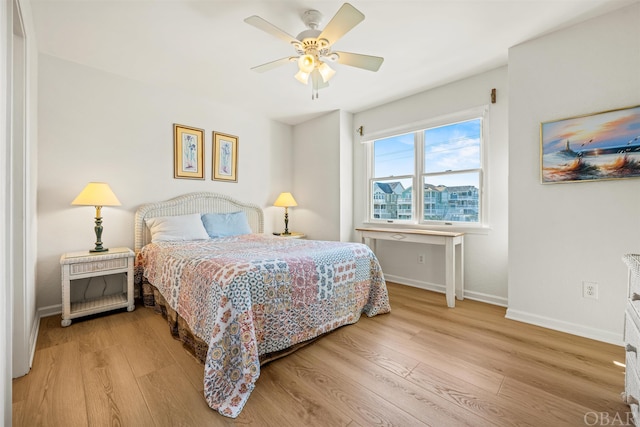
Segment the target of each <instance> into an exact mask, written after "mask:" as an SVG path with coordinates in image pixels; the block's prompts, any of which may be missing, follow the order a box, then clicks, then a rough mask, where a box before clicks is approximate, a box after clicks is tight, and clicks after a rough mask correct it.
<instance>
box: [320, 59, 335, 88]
mask: <svg viewBox="0 0 640 427" xmlns="http://www.w3.org/2000/svg"><path fill="white" fill-rule="evenodd" d="M318 72H319V73H320V75H321V76H322V80H323V81H324V82H325V83H326V82H328V81H329V80H330V79H331V77H333V75H334V74H335V73H336V71H335V70H334V69H333V68H331V67H329V66H328V65H327V63H326V62H321V63H320V66H318Z"/></svg>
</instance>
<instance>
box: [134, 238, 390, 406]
mask: <svg viewBox="0 0 640 427" xmlns="http://www.w3.org/2000/svg"><path fill="white" fill-rule="evenodd" d="M136 264H137V268H138V269H139V270H142V274H143V276H144V277H145V278H146V279H147V280H148V281H149V283H151V284H153V285H154V286H155V287H156V288H157V289H158V290H159V292H160V293H161V294H162V296H163V297H164V298H165V299H166V301H167V303H168V304H169V305H170V306H171V308H173V309H174V310H175V311H176V312H177V313H178V314H179V315H180V316H182V317H183V318H184V320H185V321H186V322H187V324H188V325H189V327H190V328H191V330H192V331H193V333H194V334H195V335H196V336H197V337H198V338H200V339H202V340H203V341H205V342H207V343H208V345H209V348H208V353H207V357H206V361H205V370H204V394H205V399H206V401H207V403H208V405H209V406H210V407H211V408H213V409H215V410H217V411H218V412H219V413H221V414H222V415H225V416H228V417H232V418H236V417H237V416H238V415H239V413H240V412H241V411H242V408H243V407H244V405H245V403H246V402H247V399H248V398H249V395H250V394H251V392H252V390H253V389H254V387H255V383H256V381H257V379H258V377H259V375H260V361H259V356H260V355H263V354H266V353H270V352H276V351H279V350H283V349H286V348H288V347H291V346H292V345H294V344H298V343H301V342H304V341H306V340H309V339H312V338H315V337H318V336H319V335H322V334H323V333H326V332H329V331H331V330H333V329H336V328H338V327H340V326H343V325H347V324H352V323H355V322H357V321H358V319H359V318H360V315H361V313H365V314H366V315H367V316H369V317H371V316H375V315H377V314H381V313H387V312H389V311H390V306H389V298H388V294H387V288H386V284H385V281H384V276H383V274H382V270H381V268H380V264H379V263H378V260H377V258H376V257H375V255H374V254H373V252H372V251H371V250H370V249H369V247H367V246H366V245H363V244H360V243H344V242H329V241H317V240H302V239H283V238H279V237H271V236H265V235H259V234H248V235H241V236H233V237H223V238H217V239H210V240H195V241H186V242H159V243H151V244H148V245H146V246H145V247H144V248H143V249H142V251H141V252H140V253H139V254H138V257H137V259H136Z"/></svg>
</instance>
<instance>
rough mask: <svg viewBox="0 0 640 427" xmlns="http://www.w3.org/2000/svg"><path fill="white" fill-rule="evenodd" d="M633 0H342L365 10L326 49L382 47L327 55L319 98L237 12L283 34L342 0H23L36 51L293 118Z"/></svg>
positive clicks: (408, 90)
mask: <svg viewBox="0 0 640 427" xmlns="http://www.w3.org/2000/svg"><path fill="white" fill-rule="evenodd" d="M637 1H638V0H547V1H544V0H467V1H459V0H440V1H437V0H423V1H420V0H412V1H396V0H386V1H381V0H377V1H374V0H353V1H352V2H351V4H352V5H353V6H355V7H356V8H357V9H359V10H360V11H361V12H362V13H364V15H365V17H366V18H365V20H364V21H363V22H362V23H360V24H359V25H357V26H356V27H355V28H354V29H353V30H351V31H350V32H349V33H347V34H346V35H345V36H344V37H343V38H342V39H340V40H339V41H338V42H337V43H336V44H335V45H334V48H335V50H341V51H347V52H356V53H364V54H368V55H375V56H382V57H384V58H385V61H384V63H383V64H382V67H381V68H380V70H379V71H378V72H377V73H374V72H370V71H366V70H362V69H359V68H353V67H348V66H345V65H340V64H332V67H333V68H334V69H335V70H336V75H335V77H334V78H333V79H332V80H331V85H330V86H329V87H328V88H325V89H322V90H321V91H320V93H319V99H317V100H313V101H312V100H311V88H310V86H304V85H302V84H301V83H299V82H298V81H297V80H295V79H294V78H293V75H294V74H295V72H296V71H297V68H296V65H295V64H294V63H291V64H286V65H284V66H282V67H280V68H277V69H274V70H270V71H268V72H265V73H262V74H261V73H256V72H254V71H251V70H250V68H251V67H253V66H256V65H260V64H263V63H265V62H269V61H272V60H275V59H279V58H282V57H285V56H288V55H292V54H294V50H293V48H292V47H291V46H289V45H287V43H286V42H284V41H282V40H280V39H277V38H275V37H273V36H271V35H269V34H267V33H264V32H262V31H260V30H258V29H256V28H255V27H252V26H250V25H248V24H246V23H245V22H244V19H245V18H247V17H248V16H251V15H258V16H260V17H262V18H264V19H266V20H267V21H269V22H271V23H272V24H274V25H276V26H277V27H279V28H281V29H282V30H284V31H286V32H288V33H289V34H291V35H293V36H296V35H297V34H298V33H299V32H300V31H302V30H304V29H305V27H304V24H303V22H302V20H301V15H302V13H303V12H304V11H305V10H308V9H317V10H319V11H320V12H322V13H323V14H324V21H323V23H322V24H321V28H323V27H324V25H326V23H327V22H329V20H330V19H331V17H333V15H334V14H335V13H336V12H337V10H338V9H339V8H340V6H341V5H342V4H343V2H341V1H325V0H291V1H278V0H262V1H259V0H252V1H244V0H231V1H218V0H201V1H187V0H119V1H116V0H31V5H32V12H33V19H34V25H35V29H36V38H37V42H38V49H39V51H40V52H42V53H46V54H49V55H53V56H56V57H60V58H63V59H67V60H69V61H73V62H77V63H80V64H84V65H87V66H90V67H94V68H98V69H101V70H105V71H108V72H111V73H114V74H118V75H121V76H125V77H129V78H132V79H135V80H140V81H144V82H148V83H149V84H153V85H162V86H167V87H172V88H177V89H180V90H185V91H188V92H191V93H195V94H197V95H200V96H203V97H206V98H209V99H211V100H213V101H215V102H219V103H222V104H224V105H228V106H234V107H237V108H239V109H242V110H252V111H254V112H258V113H260V114H262V115H264V116H266V117H269V118H272V119H275V120H279V121H281V122H284V123H288V124H297V123H301V122H303V121H305V120H308V119H310V118H312V117H315V116H318V115H321V114H324V113H326V112H328V111H332V110H335V109H342V110H345V111H350V112H353V113H356V112H359V111H363V110H366V109H368V108H371V107H374V106H377V105H380V104H384V103H387V102H390V101H393V100H396V99H400V98H403V97H405V96H408V95H411V94H413V93H417V92H420V91H423V90H426V89H429V88H433V87H436V86H440V85H443V84H446V83H449V82H452V81H455V80H459V79H461V78H465V77H468V76H471V75H474V74H477V73H479V72H483V71H487V70H490V69H493V68H496V67H499V66H502V65H505V64H506V63H507V53H508V48H509V47H511V46H514V45H517V44H519V43H522V42H524V41H526V40H530V39H532V38H535V37H538V36H540V35H542V34H545V33H549V32H552V31H555V30H557V29H560V28H564V27H567V26H569V25H572V24H575V23H578V22H581V21H584V20H586V19H589V18H592V17H594V16H597V15H601V14H603V13H607V12H610V11H612V10H614V9H617V8H620V7H623V6H625V5H628V4H631V3H634V2H637Z"/></svg>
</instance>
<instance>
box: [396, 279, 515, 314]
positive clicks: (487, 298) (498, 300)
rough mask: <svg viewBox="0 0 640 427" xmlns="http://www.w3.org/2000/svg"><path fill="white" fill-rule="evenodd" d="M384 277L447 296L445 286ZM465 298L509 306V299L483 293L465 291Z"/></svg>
mask: <svg viewBox="0 0 640 427" xmlns="http://www.w3.org/2000/svg"><path fill="white" fill-rule="evenodd" d="M384 277H385V279H387V280H389V281H390V282H394V283H399V284H401V285H407V286H413V287H414V288H420V289H426V290H428V291H433V292H438V293H441V294H445V293H446V290H445V286H444V285H438V284H436V283H429V282H423V281H420V280H415V279H409V278H406V277H401V276H394V275H391V274H385V276H384ZM464 297H465V298H469V299H471V300H474V301H480V302H484V303H487V304H492V305H499V306H501V307H506V306H507V299H506V298H504V297H499V296H496V295H489V294H484V293H482V292H475V291H468V290H465V291H464Z"/></svg>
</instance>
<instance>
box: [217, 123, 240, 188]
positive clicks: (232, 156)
mask: <svg viewBox="0 0 640 427" xmlns="http://www.w3.org/2000/svg"><path fill="white" fill-rule="evenodd" d="M211 178H212V179H214V180H216V181H229V182H238V137H237V136H233V135H227V134H224V133H219V132H213V174H212V177H211Z"/></svg>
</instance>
